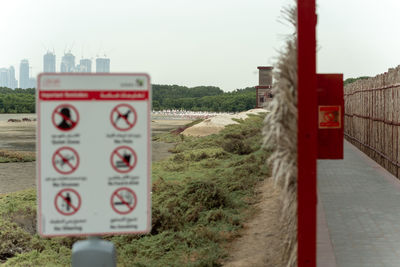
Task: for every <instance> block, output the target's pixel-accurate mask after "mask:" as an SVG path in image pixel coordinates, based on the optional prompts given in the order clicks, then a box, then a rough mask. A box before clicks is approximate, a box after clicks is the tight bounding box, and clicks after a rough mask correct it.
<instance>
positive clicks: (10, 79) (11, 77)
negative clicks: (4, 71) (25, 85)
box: [8, 66, 18, 89]
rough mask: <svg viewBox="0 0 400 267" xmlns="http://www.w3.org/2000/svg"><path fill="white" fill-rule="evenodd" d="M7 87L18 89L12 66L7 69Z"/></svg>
mask: <svg viewBox="0 0 400 267" xmlns="http://www.w3.org/2000/svg"><path fill="white" fill-rule="evenodd" d="M8 87H9V88H11V89H15V88H17V87H18V82H17V80H16V79H15V69H14V67H13V66H10V67H9V68H8Z"/></svg>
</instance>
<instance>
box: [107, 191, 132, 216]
mask: <svg viewBox="0 0 400 267" xmlns="http://www.w3.org/2000/svg"><path fill="white" fill-rule="evenodd" d="M136 204H137V197H136V194H135V192H134V191H133V190H132V189H130V188H128V187H121V188H118V189H117V190H115V191H114V193H112V195H111V208H112V209H113V210H114V211H115V212H116V213H118V214H122V215H124V214H128V213H131V212H132V211H133V210H134V209H135V207H136Z"/></svg>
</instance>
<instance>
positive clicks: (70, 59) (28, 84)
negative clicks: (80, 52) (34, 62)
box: [0, 50, 110, 89]
mask: <svg viewBox="0 0 400 267" xmlns="http://www.w3.org/2000/svg"><path fill="white" fill-rule="evenodd" d="M56 58H57V56H56V54H55V53H54V51H53V52H51V51H49V50H48V51H47V52H46V54H44V55H43V71H42V72H85V73H90V72H92V59H88V58H82V59H80V60H79V64H75V56H74V55H73V54H72V53H71V51H69V52H67V53H64V55H63V56H62V58H61V63H60V68H59V69H58V71H57V68H56V65H57V64H56V63H57V60H56ZM95 62H96V72H98V73H108V72H110V59H109V58H101V57H98V58H96V61H95ZM31 69H32V67H31V66H30V64H29V60H28V59H22V60H21V61H20V64H19V80H17V79H16V78H15V77H16V76H15V68H14V66H10V67H9V68H8V69H7V68H4V67H0V87H8V88H12V89H15V88H22V89H26V88H33V87H35V88H36V77H35V76H34V75H33V74H32V71H31Z"/></svg>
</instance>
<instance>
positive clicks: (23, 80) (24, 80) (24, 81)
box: [19, 59, 29, 89]
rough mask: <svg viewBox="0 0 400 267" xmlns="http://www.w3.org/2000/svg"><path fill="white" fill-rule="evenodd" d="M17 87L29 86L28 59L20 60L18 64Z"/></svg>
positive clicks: (24, 87)
mask: <svg viewBox="0 0 400 267" xmlns="http://www.w3.org/2000/svg"><path fill="white" fill-rule="evenodd" d="M19 87H20V88H22V89H26V88H29V61H28V60H27V59H23V60H21V63H20V65H19Z"/></svg>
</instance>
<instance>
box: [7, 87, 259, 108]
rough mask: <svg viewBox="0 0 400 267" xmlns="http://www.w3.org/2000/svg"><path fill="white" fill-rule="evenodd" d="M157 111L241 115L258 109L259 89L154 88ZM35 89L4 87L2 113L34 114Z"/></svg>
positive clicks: (154, 106)
mask: <svg viewBox="0 0 400 267" xmlns="http://www.w3.org/2000/svg"><path fill="white" fill-rule="evenodd" d="M152 87H153V109H154V110H165V109H184V110H192V111H217V112H239V111H244V110H248V109H252V108H254V107H255V102H256V89H255V88H254V87H248V88H245V89H237V90H235V91H233V92H224V91H222V90H221V89H220V88H218V87H214V86H198V87H192V88H189V87H186V86H179V85H158V84H153V85H152ZM34 112H35V89H15V90H12V89H9V88H4V87H0V113H34Z"/></svg>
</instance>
